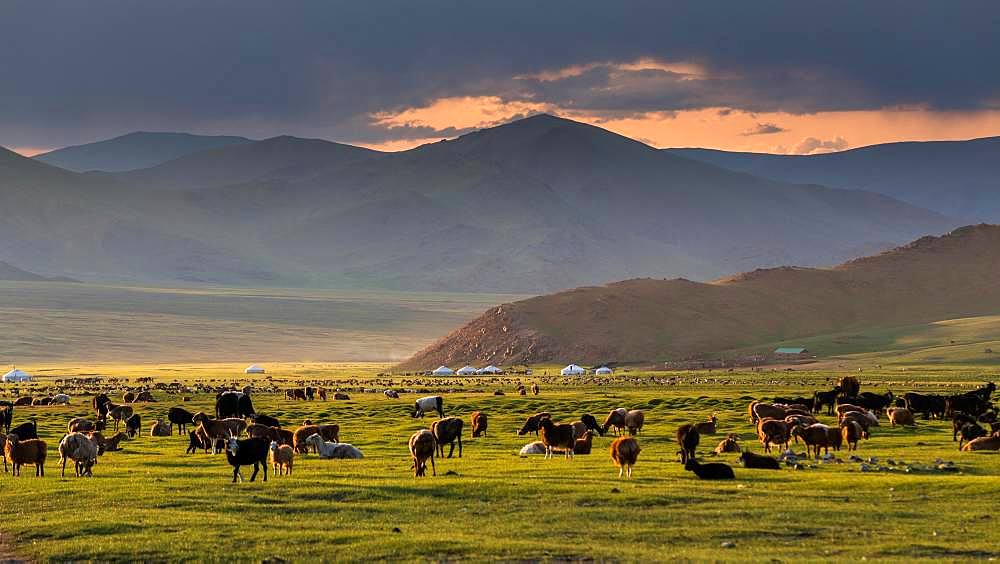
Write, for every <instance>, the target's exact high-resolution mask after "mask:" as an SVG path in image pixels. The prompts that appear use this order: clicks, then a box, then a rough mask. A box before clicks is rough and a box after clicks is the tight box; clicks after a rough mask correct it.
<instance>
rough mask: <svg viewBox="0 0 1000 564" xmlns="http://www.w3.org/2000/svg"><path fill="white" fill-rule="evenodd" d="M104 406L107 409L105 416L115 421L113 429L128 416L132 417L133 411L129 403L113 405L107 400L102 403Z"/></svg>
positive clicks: (116, 428)
mask: <svg viewBox="0 0 1000 564" xmlns="http://www.w3.org/2000/svg"><path fill="white" fill-rule="evenodd" d="M104 407H105V409H107V412H106V413H107V418H108V419H113V420H114V422H115V431H117V430H118V425H119V424H120V423H122V422H124V421H125V420H126V419H128V418H129V417H132V415H134V413H135V412H134V411H133V410H132V406H131V405H115V404H113V403H111V402H110V401H109V402H108V403H107V404H105V405H104Z"/></svg>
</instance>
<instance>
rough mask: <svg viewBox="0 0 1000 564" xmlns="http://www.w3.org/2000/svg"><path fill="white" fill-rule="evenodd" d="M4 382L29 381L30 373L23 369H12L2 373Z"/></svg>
mask: <svg viewBox="0 0 1000 564" xmlns="http://www.w3.org/2000/svg"><path fill="white" fill-rule="evenodd" d="M3 381H4V382H30V381H31V374H28V373H27V372H25V371H23V370H18V369H16V368H15V369H13V370H11V371H10V372H8V373H6V374H4V375H3Z"/></svg>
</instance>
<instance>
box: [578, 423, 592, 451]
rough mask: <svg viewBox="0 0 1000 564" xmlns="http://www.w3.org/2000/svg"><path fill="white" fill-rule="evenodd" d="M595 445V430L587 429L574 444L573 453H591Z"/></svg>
mask: <svg viewBox="0 0 1000 564" xmlns="http://www.w3.org/2000/svg"><path fill="white" fill-rule="evenodd" d="M593 446H594V432H593V431H591V430H590V429H587V430H586V431H584V432H583V436H582V437H579V438H578V439H576V442H575V443H574V444H573V454H590V451H591V450H592V449H593Z"/></svg>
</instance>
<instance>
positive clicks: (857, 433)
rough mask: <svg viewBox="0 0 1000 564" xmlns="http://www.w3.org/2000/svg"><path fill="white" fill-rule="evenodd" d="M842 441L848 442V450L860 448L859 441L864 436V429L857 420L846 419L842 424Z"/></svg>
mask: <svg viewBox="0 0 1000 564" xmlns="http://www.w3.org/2000/svg"><path fill="white" fill-rule="evenodd" d="M840 434H841V436H842V441H843V442H844V443H846V444H847V450H848V452H849V451H852V450H858V441H859V440H861V439H862V438H863V437H864V434H865V432H864V429H862V428H861V425H859V424H858V422H857V421H846V422H844V423H842V424H841V425H840Z"/></svg>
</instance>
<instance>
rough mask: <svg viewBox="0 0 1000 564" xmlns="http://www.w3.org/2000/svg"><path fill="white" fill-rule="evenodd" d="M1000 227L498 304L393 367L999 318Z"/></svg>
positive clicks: (714, 348) (619, 356) (608, 353)
mask: <svg viewBox="0 0 1000 564" xmlns="http://www.w3.org/2000/svg"><path fill="white" fill-rule="evenodd" d="M998 277H1000V226H997V225H979V226H973V227H964V228H961V229H958V230H955V231H954V232H952V233H950V234H948V235H946V236H943V237H925V238H921V239H919V240H917V241H915V242H913V243H911V244H909V245H906V246H904V247H900V248H897V249H894V250H892V251H889V252H886V253H883V254H880V255H876V256H872V257H867V258H863V259H858V260H854V261H851V262H847V263H845V264H842V265H840V266H838V267H835V268H831V269H809V268H792V267H785V268H776V269H769V270H758V271H754V272H750V273H746V274H741V275H737V276H733V277H730V278H726V279H722V280H718V281H715V282H712V283H697V282H690V281H687V280H683V279H675V280H653V279H637V280H628V281H625V282H617V283H614V284H608V285H606V286H598V287H586V288H578V289H576V290H570V291H566V292H560V293H557V294H552V295H548V296H540V297H537V298H531V299H528V300H524V301H520V302H515V303H511V304H504V305H502V306H498V307H496V308H493V309H491V310H489V311H487V312H486V313H485V314H484V315H483V316H482V317H480V318H478V319H476V320H474V321H473V322H471V323H469V324H468V325H466V326H465V327H462V328H461V329H459V330H457V331H455V332H454V333H452V334H451V335H449V336H448V337H445V338H444V339H442V340H441V341H439V342H438V343H436V344H434V345H432V346H431V347H429V348H427V349H425V350H424V351H422V352H420V353H419V354H417V355H416V356H415V357H413V358H412V359H410V360H409V361H407V362H406V363H404V364H403V365H402V367H401V368H404V369H425V368H428V367H431V368H433V367H435V366H438V365H441V364H446V365H449V364H450V365H461V364H465V363H471V364H487V363H494V364H511V363H524V362H531V363H539V362H586V363H596V362H607V361H619V362H629V361H632V362H636V361H662V360H667V359H678V358H686V357H690V356H698V355H703V354H713V353H719V352H721V351H727V350H732V349H745V348H749V347H753V346H754V345H759V344H763V343H774V342H780V341H783V340H788V339H795V338H804V337H809V336H814V335H823V334H828V333H834V332H839V331H846V330H855V329H862V328H873V327H894V326H901V325H908V324H914V323H922V322H929V321H936V320H943V319H954V318H960V317H970V316H976V315H991V314H997V313H1000V287H998V286H997V285H996V280H997V278H998Z"/></svg>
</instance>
